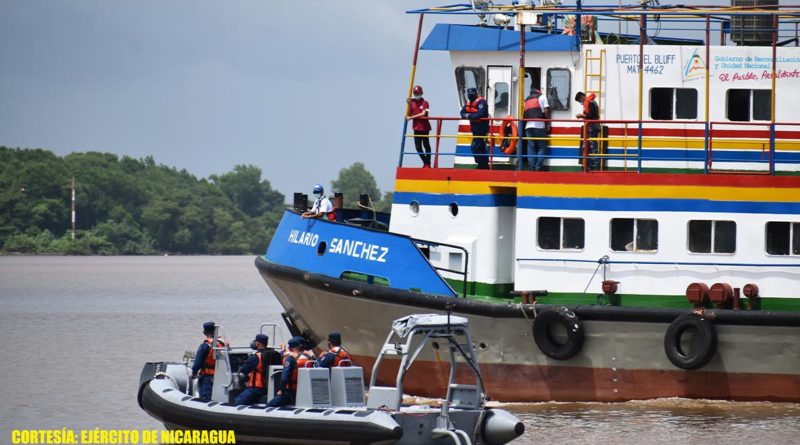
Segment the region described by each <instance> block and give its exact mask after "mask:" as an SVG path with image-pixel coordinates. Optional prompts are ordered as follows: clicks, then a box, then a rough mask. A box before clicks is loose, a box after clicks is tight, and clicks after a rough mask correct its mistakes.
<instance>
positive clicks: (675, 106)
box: [650, 88, 697, 121]
mask: <svg viewBox="0 0 800 445" xmlns="http://www.w3.org/2000/svg"><path fill="white" fill-rule="evenodd" d="M650 118H651V119H654V120H664V121H669V120H673V119H678V120H681V119H697V90H695V89H694V88H652V89H650Z"/></svg>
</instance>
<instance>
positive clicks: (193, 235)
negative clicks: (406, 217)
mask: <svg viewBox="0 0 800 445" xmlns="http://www.w3.org/2000/svg"><path fill="white" fill-rule="evenodd" d="M73 176H74V177H75V179H76V183H77V185H76V202H75V207H76V224H75V225H76V231H75V239H74V240H73V239H72V230H71V229H72V224H71V211H72V210H71V206H72V204H71V194H72V185H71V184H72V178H73ZM309 181H310V183H313V181H314V178H309ZM332 186H333V187H332V190H333V191H342V192H343V193H344V200H345V206H346V207H349V206H352V205H353V203H355V202H357V201H358V193H359V192H360V193H369V194H370V196H372V197H375V198H373V199H376V198H378V199H376V201H377V202H376V208H377V209H378V210H383V211H388V208H389V207H391V193H387V194H386V195H385V196H381V194H380V190H378V188H377V185H376V182H375V178H374V177H373V176H372V174H371V173H369V172H368V171H367V170H366V169H365V168H364V165H363V164H362V163H360V162H357V163H355V164H353V165H352V166H350V167H347V168H344V169H342V170H341V171H340V172H339V177H338V179H336V180H334V181H332ZM327 189H328V187H326V191H328V190H327ZM379 198H383V199H379ZM310 200H313V197H312V198H310ZM286 207H287V204H286V199H285V197H284V195H283V194H282V193H280V192H278V191H276V190H274V189H273V188H272V186H271V184H270V182H269V181H268V180H266V179H261V169H260V168H259V167H257V166H254V165H237V166H235V167H234V169H233V170H232V171H230V172H227V173H223V174H219V175H211V176H209V177H208V178H197V177H195V176H194V175H192V174H191V173H189V172H188V171H187V170H186V169H180V170H178V169H177V168H175V167H169V166H166V165H163V164H156V162H155V160H154V159H153V157H152V156H147V157H145V158H142V159H134V158H131V157H128V156H122V157H121V158H120V157H118V156H117V155H115V154H111V153H100V152H83V153H71V154H68V155H66V156H63V157H61V156H57V155H56V154H54V153H53V152H51V151H49V150H44V149H20V148H8V147H3V146H0V255H11V254H27V255H37V254H38V255H164V254H168V255H175V254H177V255H242V254H256V253H262V252H264V251H265V249H266V248H267V244H268V243H269V240H270V239H271V238H272V235H273V233H274V231H275V227H276V226H277V224H278V222H279V221H280V218H281V216H282V214H283V210H284V209H285V208H286Z"/></svg>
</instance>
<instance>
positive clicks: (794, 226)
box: [764, 221, 800, 257]
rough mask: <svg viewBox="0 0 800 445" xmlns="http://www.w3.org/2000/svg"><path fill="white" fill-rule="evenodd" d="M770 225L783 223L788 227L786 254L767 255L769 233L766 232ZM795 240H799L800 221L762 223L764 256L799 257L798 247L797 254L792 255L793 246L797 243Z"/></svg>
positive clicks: (799, 249)
mask: <svg viewBox="0 0 800 445" xmlns="http://www.w3.org/2000/svg"><path fill="white" fill-rule="evenodd" d="M771 223H784V224H788V225H789V239H788V246H787V247H788V249H787V252H788V253H786V254H782V253H769V251H768V250H767V246H768V239H769V238H768V235H769V232H768V231H767V228H768V227H769V225H770V224H771ZM795 233H796V234H797V237H795ZM796 238H800V221H767V222H765V223H764V254H766V255H767V256H772V257H800V247H799V248H798V251H797V253H793V249H794V244H795V243H797V242H798V241H797V239H796Z"/></svg>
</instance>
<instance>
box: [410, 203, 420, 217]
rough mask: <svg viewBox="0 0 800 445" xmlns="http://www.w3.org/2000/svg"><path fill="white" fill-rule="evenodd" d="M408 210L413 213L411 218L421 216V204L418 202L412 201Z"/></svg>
mask: <svg viewBox="0 0 800 445" xmlns="http://www.w3.org/2000/svg"><path fill="white" fill-rule="evenodd" d="M408 210H409V211H410V212H411V216H417V215H419V203H418V202H417V201H411V204H409V205H408Z"/></svg>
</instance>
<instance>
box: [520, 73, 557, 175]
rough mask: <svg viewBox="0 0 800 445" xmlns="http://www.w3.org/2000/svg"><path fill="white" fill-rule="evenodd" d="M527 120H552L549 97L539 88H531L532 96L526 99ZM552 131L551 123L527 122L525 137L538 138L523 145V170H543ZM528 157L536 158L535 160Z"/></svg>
mask: <svg viewBox="0 0 800 445" xmlns="http://www.w3.org/2000/svg"><path fill="white" fill-rule="evenodd" d="M523 117H524V118H525V119H550V104H548V103H547V96H545V95H543V94H542V92H541V91H539V89H538V88H536V87H534V86H531V94H530V95H529V96H528V97H527V98H526V99H525V113H524V114H523ZM549 130H550V122H542V121H529V122H525V137H529V138H536V139H531V140H527V141H525V143H523V144H522V151H521V153H520V154H521V155H522V166H523V169H531V170H534V171H540V170H542V163H543V162H544V155H545V152H546V151H547V139H545V138H546V137H547V132H548V131H549ZM528 156H534V158H533V159H531V158H528Z"/></svg>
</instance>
